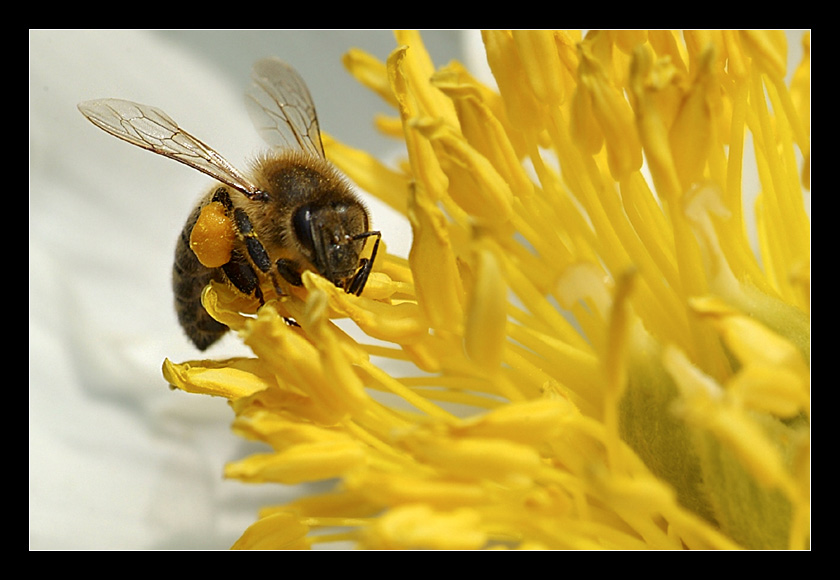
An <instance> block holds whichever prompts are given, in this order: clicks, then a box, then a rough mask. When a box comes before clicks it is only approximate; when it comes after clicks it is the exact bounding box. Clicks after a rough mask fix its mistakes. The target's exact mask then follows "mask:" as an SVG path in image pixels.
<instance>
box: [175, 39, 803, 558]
mask: <svg viewBox="0 0 840 580" xmlns="http://www.w3.org/2000/svg"><path fill="white" fill-rule="evenodd" d="M396 36H397V43H398V45H399V47H398V48H397V49H396V50H395V51H394V52H393V53H392V54H391V56H390V57H389V59H388V61H387V63H381V62H378V61H376V60H375V59H373V58H372V57H370V56H368V55H366V54H362V53H360V52H356V51H352V52H350V53H349V54H348V55H347V57H346V60H345V64H346V66H347V67H348V69H349V70H350V71H351V72H352V74H354V75H355V76H356V77H357V78H358V79H359V80H360V81H361V82H363V83H364V84H366V85H368V86H370V87H371V88H372V89H373V90H375V91H376V92H377V93H379V94H380V95H381V96H382V97H383V98H384V99H385V100H386V101H387V102H388V103H390V104H392V105H393V106H394V107H395V110H396V112H397V113H398V116H399V119H398V120H397V119H381V120H379V126H380V127H381V128H382V130H383V131H385V132H389V133H392V134H397V133H398V136H399V137H400V138H402V139H404V141H405V145H406V149H407V154H408V158H407V162H406V163H405V164H403V165H402V166H400V168H399V169H394V168H390V167H386V166H385V165H383V164H382V163H380V162H378V161H376V160H375V159H372V158H370V157H369V156H367V155H366V154H365V153H363V152H360V151H355V150H353V149H352V148H350V147H348V146H347V145H343V144H340V143H337V142H335V141H333V140H330V139H326V143H325V145H326V148H327V156H328V157H329V158H330V159H332V160H333V161H334V163H336V165H338V166H339V167H340V168H341V169H342V170H343V171H344V172H345V173H346V174H347V175H348V176H349V177H350V178H351V179H352V180H354V181H355V182H356V183H358V184H360V186H362V187H364V189H366V190H367V191H368V192H370V193H371V194H372V195H374V196H377V197H379V198H380V199H382V200H384V201H385V202H386V203H388V204H389V205H391V206H392V207H394V208H395V209H397V210H398V211H401V212H403V213H404V214H405V215H407V217H408V219H409V221H410V223H411V227H412V232H413V235H414V241H413V245H412V248H411V251H410V254H409V256H408V259H407V260H406V259H403V258H400V257H397V256H394V255H391V254H387V253H385V252H380V256H379V258H378V260H377V264H376V267H375V269H374V270H375V273H374V274H373V275H372V276H371V278H370V281H369V284H368V287H367V288H366V289H365V292H364V295H363V296H361V297H356V296H352V295H348V294H345V293H344V292H343V291H341V290H340V289H338V288H336V287H334V286H333V285H331V284H330V283H329V282H327V281H325V280H324V279H322V278H320V277H318V276H317V275H314V274H312V273H306V274H304V276H303V284H304V287H303V289H302V290H301V291H300V292H296V293H294V294H293V295H291V296H284V297H282V298H281V299H279V300H276V301H269V302H268V303H267V304H266V305H265V306H264V307H262V308H260V309H259V311H258V312H257V313H256V315H255V316H249V315H245V314H241V313H240V310H241V309H242V305H241V297H239V296H237V295H235V294H234V293H233V291H232V290H230V289H228V288H226V287H222V286H217V285H212V286H210V287H208V288H207V289H206V290H205V294H204V304H205V306H206V308H207V309H208V311H209V312H210V313H211V314H212V315H213V316H214V317H216V318H217V319H218V320H220V321H222V322H224V323H225V324H227V325H229V326H230V327H231V328H232V329H234V330H235V331H237V332H238V333H239V335H240V336H241V338H242V340H243V341H244V342H245V344H246V345H248V346H249V347H250V348H251V349H252V350H253V353H254V355H255V356H254V358H247V359H233V360H227V361H217V362H211V361H192V362H188V363H183V364H174V363H172V362H170V361H166V363H165V364H164V374H165V376H166V378H167V380H168V381H169V382H170V383H171V384H173V385H175V386H176V387H178V388H181V389H184V390H187V391H191V392H200V393H207V394H212V395H220V396H224V397H227V398H228V399H229V400H230V403H231V406H232V408H233V410H234V412H235V414H236V418H235V420H234V423H233V429H234V431H235V432H236V433H237V434H238V435H241V436H242V437H246V438H248V439H253V440H258V441H262V442H264V443H266V444H267V445H268V450H267V452H266V453H263V454H259V455H254V456H251V457H247V458H244V459H242V460H240V461H237V462H234V463H232V464H230V465H228V467H227V470H226V475H227V476H229V477H235V478H240V479H242V480H243V481H246V482H272V483H287V484H289V483H300V482H317V481H323V480H334V484H333V485H332V487H331V489H330V491H326V492H318V493H314V494H312V495H309V496H306V497H303V498H301V499H299V500H297V501H294V502H292V503H289V504H285V505H278V506H270V507H266V508H265V509H264V510H263V511H262V513H261V514H260V516H259V519H258V521H257V522H256V523H255V524H254V525H253V526H251V527H250V528H249V529H248V530H247V531H246V532H245V533H244V535H243V536H242V538H241V539H240V540H239V541H238V542H237V543H236V545H235V547H237V548H281V547H289V548H298V547H306V546H310V545H312V544H317V543H324V544H326V543H329V542H336V541H344V542H351V543H353V544H355V545H358V546H360V547H369V548H460V549H464V548H487V547H513V548H617V549H626V548H656V549H659V548H700V549H708V548H737V547H744V548H807V547H808V546H809V542H810V496H809V490H810V463H809V457H810V368H809V365H810V311H809V308H810V300H809V296H810V219H809V217H808V215H807V213H806V211H805V208H804V204H803V197H804V195H805V194H804V189H805V188H807V187H808V186H809V179H810V177H809V176H810V170H809V163H810V120H809V117H810V94H809V90H810V60H809V58H808V56H807V52H808V51H807V50H806V58H805V59H804V60H803V61H802V63H801V65H800V67H799V68H798V70H797V71H796V74H795V75H794V77H793V78H794V81H793V83H792V84H791V85H790V86H789V87H788V86H787V85H786V84H785V78H784V76H785V73H786V71H785V63H786V46H785V38H784V36H783V35H781V34H779V33H775V32H729V31H723V32H715V31H704V32H684V33H674V32H670V31H650V32H640V31H634V32H626V33H625V32H590V33H588V34H587V35H586V36H585V37H584V38H581V37H580V35H579V34H575V33H571V32H550V31H540V32H525V31H517V32H508V31H494V32H487V33H484V34H483V40H484V44H485V47H486V51H487V59H488V63H489V65H490V68H491V70H492V72H493V74H494V76H495V79H496V82H497V84H498V92H496V91H495V90H492V89H490V88H488V87H487V86H485V85H484V84H482V83H480V82H479V81H477V80H476V79H475V78H473V77H472V76H471V75H470V73H469V72H467V71H466V70H465V69H464V68H463V67H462V66H461V65H460V64H458V63H452V64H449V65H447V66H445V67H443V68H441V69H438V70H435V69H434V67H433V65H432V63H431V61H430V59H429V56H428V54H427V53H426V51H425V49H424V47H423V43H422V41H421V38H420V36H419V35H418V34H416V33H412V32H399V33H397V35H396ZM805 38H806V41H805V42H806V47H807V46H808V44H807V43H808V42H809V41H808V36H807V35H806V36H805ZM748 147H751V148H752V150H753V152H754V155H755V158H756V165H757V180H756V183H755V184H750V185H744V184H747V183H749V182H747V181H746V180H745V177H747V176H745V175H744V163H743V160H744V157H745V151H746V149H747V148H748ZM803 183H804V184H805V185H803ZM755 194H757V197H756V198H755V203H754V205H752V206H745V201H744V200H745V198H747V196H748V195H755ZM753 214H754V218H753ZM753 219H754V221H755V223H756V225H757V245H756V247H755V248H753V247H752V246H751V245H750V238H749V236H748V233H747V224H748V223H749V222H750V221H752V220H753ZM383 243H387V240H383ZM284 318H293V319H294V320H296V321H297V322H298V323H299V325H300V326H290V325H288V324H287V323H286V322H285V320H284ZM341 318H345V319H349V320H350V321H352V323H354V325H351V324H344V325H343V326H339V325H337V324H336V323H335V322H333V320H334V319H341ZM351 326H355V327H357V328H358V330H360V331H361V332H354V330H353V329H351V328H350V327H351ZM365 335H366V336H365Z"/></svg>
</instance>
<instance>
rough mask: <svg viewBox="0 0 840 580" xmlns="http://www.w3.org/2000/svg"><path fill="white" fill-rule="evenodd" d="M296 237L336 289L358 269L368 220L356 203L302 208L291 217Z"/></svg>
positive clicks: (313, 262) (305, 206) (311, 259)
mask: <svg viewBox="0 0 840 580" xmlns="http://www.w3.org/2000/svg"><path fill="white" fill-rule="evenodd" d="M292 221H293V225H294V231H295V236H296V237H297V239H298V242H299V243H300V245H301V247H302V249H303V251H304V253H305V254H306V255H307V258H309V261H310V262H312V265H313V266H314V267H315V269H316V270H317V271H318V272H319V273H320V274H321V275H322V276H324V277H325V278H326V279H327V280H329V281H331V282H332V283H334V284H335V285H336V286H342V287H343V286H344V284H345V282H346V280H347V279H348V278H351V277H352V276H353V274H354V273H355V271H356V270H357V269H358V267H359V254H360V253H361V251H362V248H363V247H364V239H360V238H359V234H362V233H364V232H366V231H367V227H368V219H367V213H366V212H365V210H364V208H363V207H362V206H361V205H360V204H358V203H346V202H338V203H329V204H326V205H311V204H309V205H304V206H302V207H300V208H299V209H298V210H297V211H296V212H295V214H294V216H293V218H292Z"/></svg>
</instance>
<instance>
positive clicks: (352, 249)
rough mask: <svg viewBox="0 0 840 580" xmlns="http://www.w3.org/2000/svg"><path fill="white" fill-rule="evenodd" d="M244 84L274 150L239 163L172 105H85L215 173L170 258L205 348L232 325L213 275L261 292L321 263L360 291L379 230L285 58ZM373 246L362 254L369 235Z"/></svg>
mask: <svg viewBox="0 0 840 580" xmlns="http://www.w3.org/2000/svg"><path fill="white" fill-rule="evenodd" d="M252 79H253V84H252V86H251V88H250V89H249V90H248V92H247V94H246V97H247V98H246V104H247V107H248V111H249V113H250V115H251V119H252V121H253V122H254V125H255V126H256V128H257V130H258V132H259V133H260V135H261V136H262V137H263V139H264V140H265V141H266V142H267V143H268V144H269V145H270V146H271V150H270V151H269V152H267V153H265V154H263V155H261V156H260V157H259V158H258V159H256V161H255V162H254V163H253V167H252V170H251V171H250V172H249V173H247V174H246V173H242V172H240V171H239V170H238V169H236V168H235V167H234V166H233V165H231V164H230V163H229V162H228V161H227V160H226V159H225V158H224V157H222V156H221V155H220V154H219V153H217V152H216V151H215V150H213V149H212V148H210V147H209V146H208V145H206V144H205V143H203V142H202V141H201V140H199V139H198V138H196V137H194V136H193V135H191V134H190V133H188V132H187V131H185V130H183V129H182V128H181V127H179V126H178V124H177V123H176V122H175V121H173V120H172V119H171V118H170V117H169V116H168V115H167V114H166V113H164V112H163V111H161V110H159V109H156V108H154V107H149V106H146V105H141V104H138V103H133V102H131V101H124V100H119V99H102V100H95V101H86V102H83V103H80V104H79V105H78V107H79V110H80V111H81V113H82V114H83V115H84V116H85V117H87V118H88V119H89V120H90V121H91V122H92V123H93V124H94V125H96V126H97V127H99V128H100V129H102V130H104V131H105V132H107V133H110V134H111V135H113V136H115V137H117V138H119V139H122V140H123V141H127V142H128V143H131V144H132V145H137V146H138V147H142V148H143V149H147V150H149V151H151V152H153V153H157V154H159V155H163V156H164V157H169V158H170V159H174V160H175V161H178V162H180V163H183V164H185V165H188V166H190V167H192V168H193V169H197V170H198V171H201V172H203V173H205V174H207V175H209V176H210V177H212V178H214V179H215V180H217V181H218V183H217V184H216V185H214V186H213V187H212V188H211V189H210V191H209V192H208V193H207V194H206V195H205V196H204V197H203V198H202V199H201V201H200V202H199V203H198V205H197V206H196V207H195V209H194V210H193V212H192V213H191V214H190V216H189V218H188V219H187V223H186V225H185V226H184V229H183V230H182V232H181V235H180V237H179V238H178V241H177V244H176V249H175V262H174V266H173V270H172V286H173V290H174V294H175V310H176V312H177V314H178V321H179V322H180V324H181V326H182V327H183V329H184V331H185V332H186V334H187V336H188V337H189V338H190V340H191V341H192V342H193V344H195V346H196V347H198V348H199V349H201V350H205V349H206V348H207V347H209V346H210V345H211V344H213V343H214V342H216V341H217V340H218V339H219V338H221V337H222V335H223V334H224V333H225V332H227V330H228V327H227V326H225V325H224V324H222V323H220V322H218V321H216V320H215V319H214V318H212V317H211V316H210V315H209V314H208V313H207V311H206V310H205V309H204V307H203V306H202V305H201V293H202V290H203V289H204V287H205V286H207V284H208V283H209V282H210V281H211V280H215V281H220V282H223V281H226V282H229V283H230V284H232V285H233V286H234V287H235V288H236V289H237V290H238V291H239V292H241V293H243V294H245V295H248V296H253V297H254V298H256V299H257V300H259V302H260V304H263V303H264V292H263V288H264V287H268V288H273V289H274V291H275V293H276V294H277V295H282V294H284V292H283V290H282V288H281V281H285V283H288V284H291V285H292V286H300V285H301V284H302V282H301V276H302V274H303V272H304V271H306V270H313V271H315V272H317V273H318V274H320V275H321V276H323V277H324V278H326V279H328V280H329V281H330V282H332V283H334V284H335V285H336V286H338V287H340V288H343V289H344V290H345V291H346V292H347V293H349V294H355V295H357V296H358V295H360V294H361V293H362V291H363V290H364V288H365V284H366V283H367V280H368V277H369V276H370V273H371V269H372V267H373V262H374V260H375V258H376V253H377V250H378V249H379V242H380V240H381V238H382V234H381V232H378V231H371V230H370V216H369V213H368V210H367V209H366V208H365V206H364V205H363V204H362V202H361V201H360V200H359V198H358V197H357V196H356V194H355V193H354V192H353V190H352V189H351V187H350V185H349V183H348V181H347V180H346V178H345V177H344V176H343V175H341V174H340V173H339V171H338V170H337V169H336V168H335V167H334V166H333V165H332V164H331V163H329V162H328V161H327V159H326V157H325V155H324V147H323V144H322V142H321V133H320V129H319V125H318V117H317V115H316V114H315V105H314V104H313V101H312V97H311V96H310V94H309V89H307V87H306V84H305V83H304V81H303V79H302V78H301V76H300V75H299V74H298V73H297V71H296V70H295V69H293V68H292V67H291V66H290V65H288V64H286V63H285V62H283V61H281V60H280V59H277V58H267V59H263V60H260V61H258V62H257V63H256V64H255V65H254V68H253V73H252ZM371 237H373V238H375V243H374V246H373V250H372V252H371V255H370V258H369V259H368V258H361V257H360V256H361V254H362V251H363V249H364V246H365V243H366V242H367V239H368V238H371Z"/></svg>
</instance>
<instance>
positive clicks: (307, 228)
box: [292, 205, 315, 250]
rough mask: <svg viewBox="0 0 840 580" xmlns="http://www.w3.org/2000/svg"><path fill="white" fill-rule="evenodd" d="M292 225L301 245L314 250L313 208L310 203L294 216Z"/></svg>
mask: <svg viewBox="0 0 840 580" xmlns="http://www.w3.org/2000/svg"><path fill="white" fill-rule="evenodd" d="M292 226H293V227H294V229H295V236H297V239H298V240H299V241H300V243H301V245H303V246H304V247H305V248H307V249H308V250H313V249H314V248H315V240H314V239H312V208H310V207H309V206H308V205H304V206H302V207H300V208H299V209H298V210H297V211H296V212H295V215H294V216H293V217H292Z"/></svg>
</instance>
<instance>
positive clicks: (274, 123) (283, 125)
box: [246, 57, 324, 158]
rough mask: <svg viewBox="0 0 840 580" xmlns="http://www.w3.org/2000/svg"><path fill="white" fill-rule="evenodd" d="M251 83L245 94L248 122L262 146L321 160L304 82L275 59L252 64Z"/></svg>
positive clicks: (312, 106)
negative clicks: (257, 132) (295, 151)
mask: <svg viewBox="0 0 840 580" xmlns="http://www.w3.org/2000/svg"><path fill="white" fill-rule="evenodd" d="M251 76H252V78H253V80H254V84H253V85H252V86H251V88H250V89H249V90H248V92H247V94H246V97H247V98H246V103H247V106H248V112H249V113H250V114H251V120H252V121H253V122H254V126H255V127H256V128H257V131H259V133H260V135H261V136H262V138H263V139H264V140H265V142H266V143H268V144H269V145H271V146H272V147H280V148H291V149H298V150H302V151H305V152H307V153H309V154H311V155H315V156H317V157H321V158H323V157H324V146H323V145H322V144H321V132H320V130H319V128H318V116H317V115H316V114H315V104H314V103H313V102H312V97H311V96H310V94H309V89H307V88H306V83H304V82H303V79H302V78H301V76H300V75H299V74H298V72H297V71H296V70H295V69H293V68H292V67H291V66H289V65H288V64H286V63H285V62H283V61H282V60H280V59H279V58H273V57H272V58H265V59H263V60H260V61H258V62H257V63H256V64H254V70H253V72H252V75H251Z"/></svg>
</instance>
